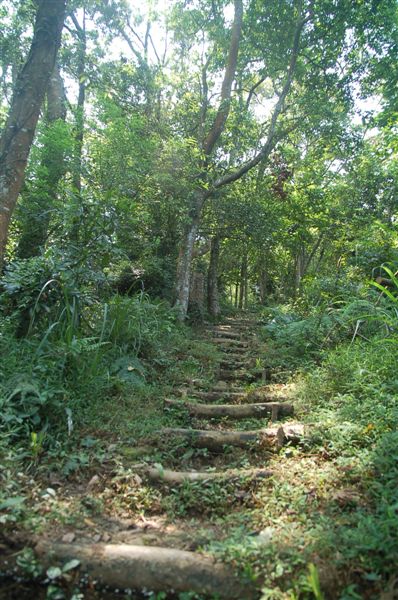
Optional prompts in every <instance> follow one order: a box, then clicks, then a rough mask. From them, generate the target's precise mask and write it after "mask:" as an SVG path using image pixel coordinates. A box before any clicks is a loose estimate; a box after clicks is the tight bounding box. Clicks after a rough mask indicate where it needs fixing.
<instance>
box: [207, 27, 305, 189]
mask: <svg viewBox="0 0 398 600" xmlns="http://www.w3.org/2000/svg"><path fill="white" fill-rule="evenodd" d="M308 18H309V17H305V18H301V19H300V20H299V21H298V23H297V27H296V31H295V33H294V38H293V46H292V55H291V57H290V62H289V67H288V70H287V76H286V81H285V85H284V86H283V89H282V92H281V94H280V96H279V99H278V102H277V103H276V105H275V108H274V111H273V113H272V117H271V122H270V126H269V129H268V135H267V139H266V142H265V143H264V145H263V147H262V148H261V150H260V151H259V152H258V153H257V154H256V155H255V156H254V157H253V158H252V159H251V160H249V161H247V162H246V163H244V164H243V165H242V166H241V167H240V169H237V170H236V171H233V172H232V173H228V174H227V175H224V177H220V178H219V179H216V181H215V182H214V183H213V188H215V189H217V188H220V187H222V186H224V185H227V184H229V183H232V182H234V181H237V180H238V179H240V178H241V177H243V175H245V174H246V173H247V172H248V171H250V170H251V169H253V168H254V167H256V166H257V165H258V164H259V163H260V162H261V161H262V160H264V159H266V158H267V157H268V156H269V155H270V153H271V151H272V150H273V148H274V146H275V144H276V142H277V141H278V139H277V136H276V124H277V121H278V117H279V115H280V114H281V112H282V111H283V108H284V105H285V100H286V97H287V95H288V93H289V91H290V88H291V85H292V82H293V77H294V72H295V69H296V64H297V58H298V55H299V50H300V37H301V32H302V30H303V28H304V25H305V24H306V23H307V21H308Z"/></svg>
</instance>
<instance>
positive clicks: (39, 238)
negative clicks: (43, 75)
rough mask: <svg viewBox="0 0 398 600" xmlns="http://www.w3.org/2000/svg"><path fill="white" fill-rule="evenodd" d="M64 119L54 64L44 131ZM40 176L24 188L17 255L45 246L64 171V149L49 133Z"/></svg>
mask: <svg viewBox="0 0 398 600" xmlns="http://www.w3.org/2000/svg"><path fill="white" fill-rule="evenodd" d="M65 119H66V95H65V88H64V82H63V80H62V77H61V73H60V69H59V66H58V65H57V64H56V65H55V67H54V70H53V73H52V75H51V77H50V81H49V83H48V88H47V111H46V122H47V125H46V130H47V134H51V130H52V128H53V127H54V126H55V124H56V123H57V122H58V121H63V122H65ZM42 156H43V158H42V161H41V169H40V175H39V176H38V177H37V180H36V181H35V182H34V183H33V184H32V189H30V190H28V193H27V198H26V201H25V200H24V204H25V203H26V208H25V207H24V208H25V211H24V212H25V213H26V214H24V215H23V229H22V233H21V237H20V239H19V243H18V250H17V254H18V256H19V258H31V257H32V256H38V255H39V254H40V251H41V250H42V248H43V247H44V246H45V243H46V241H47V236H48V228H49V224H50V219H51V210H52V207H53V205H54V201H55V199H56V196H57V187H58V183H59V181H60V179H61V178H62V177H63V175H64V174H65V150H64V148H63V147H62V145H60V144H59V140H58V139H52V137H51V135H50V137H48V138H47V139H46V143H45V145H44V147H43V152H42Z"/></svg>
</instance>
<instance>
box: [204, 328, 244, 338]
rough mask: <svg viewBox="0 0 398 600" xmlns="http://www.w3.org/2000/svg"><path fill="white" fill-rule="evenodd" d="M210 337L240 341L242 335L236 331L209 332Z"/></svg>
mask: <svg viewBox="0 0 398 600" xmlns="http://www.w3.org/2000/svg"><path fill="white" fill-rule="evenodd" d="M209 333H210V335H211V336H212V337H213V338H225V339H226V338H228V339H229V340H240V339H241V334H240V333H237V332H235V331H225V330H224V329H222V330H221V331H220V330H215V329H213V330H211V331H210V330H209Z"/></svg>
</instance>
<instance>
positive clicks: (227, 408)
mask: <svg viewBox="0 0 398 600" xmlns="http://www.w3.org/2000/svg"><path fill="white" fill-rule="evenodd" d="M165 405H166V406H171V407H177V408H178V407H181V408H184V409H185V410H187V411H188V413H189V414H190V415H191V416H195V417H209V418H213V417H217V418H222V417H229V418H230V419H249V418H251V417H269V416H272V419H273V420H275V419H277V418H278V417H280V416H287V415H293V412H294V408H293V405H292V404H287V403H283V402H264V403H258V404H194V403H192V402H181V401H179V400H165Z"/></svg>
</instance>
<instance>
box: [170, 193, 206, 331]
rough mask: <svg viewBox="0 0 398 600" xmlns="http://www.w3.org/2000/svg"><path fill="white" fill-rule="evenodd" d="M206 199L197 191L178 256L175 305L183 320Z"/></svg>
mask: <svg viewBox="0 0 398 600" xmlns="http://www.w3.org/2000/svg"><path fill="white" fill-rule="evenodd" d="M205 200H206V195H205V194H204V193H203V192H201V191H199V192H197V193H196V197H195V199H194V205H193V208H192V210H191V218H190V222H189V223H188V225H187V226H186V229H185V233H184V237H183V240H182V243H181V247H180V252H179V256H178V262H177V281H176V302H175V307H176V308H177V311H178V317H179V319H180V320H182V321H183V320H184V319H185V317H186V315H187V312H188V305H189V290H190V285H191V265H192V259H193V255H194V246H195V240H196V237H197V235H198V230H199V225H200V215H201V212H202V208H203V205H204V203H205Z"/></svg>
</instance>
